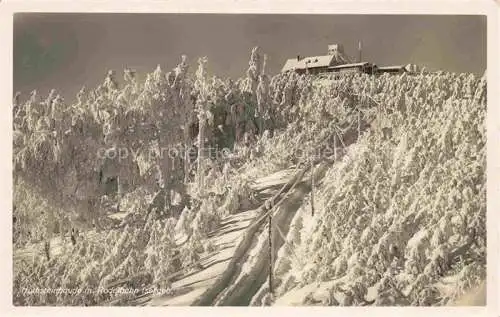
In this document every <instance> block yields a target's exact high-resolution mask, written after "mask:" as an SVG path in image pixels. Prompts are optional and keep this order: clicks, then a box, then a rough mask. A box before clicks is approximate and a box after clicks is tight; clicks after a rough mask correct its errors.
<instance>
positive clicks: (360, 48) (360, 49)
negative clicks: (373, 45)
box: [358, 41, 362, 63]
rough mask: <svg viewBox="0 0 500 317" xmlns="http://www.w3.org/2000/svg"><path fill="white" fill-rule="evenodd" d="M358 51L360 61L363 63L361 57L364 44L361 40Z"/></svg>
mask: <svg viewBox="0 0 500 317" xmlns="http://www.w3.org/2000/svg"><path fill="white" fill-rule="evenodd" d="M358 52H359V60H358V62H359V63H361V61H362V59H361V57H362V56H361V52H362V45H361V41H359V42H358Z"/></svg>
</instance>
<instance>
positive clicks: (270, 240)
mask: <svg viewBox="0 0 500 317" xmlns="http://www.w3.org/2000/svg"><path fill="white" fill-rule="evenodd" d="M272 232H273V227H272V215H271V212H269V294H270V295H271V298H273V295H274V289H273V234H272Z"/></svg>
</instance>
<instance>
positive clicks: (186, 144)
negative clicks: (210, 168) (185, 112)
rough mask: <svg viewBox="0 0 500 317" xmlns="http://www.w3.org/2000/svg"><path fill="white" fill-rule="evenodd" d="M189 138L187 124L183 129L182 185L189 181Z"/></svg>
mask: <svg viewBox="0 0 500 317" xmlns="http://www.w3.org/2000/svg"><path fill="white" fill-rule="evenodd" d="M191 146H192V144H191V138H190V136H189V124H188V123H187V122H186V125H185V127H184V183H187V182H188V181H189V169H190V165H191V156H190V153H191Z"/></svg>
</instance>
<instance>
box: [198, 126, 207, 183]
mask: <svg viewBox="0 0 500 317" xmlns="http://www.w3.org/2000/svg"><path fill="white" fill-rule="evenodd" d="M205 124H206V123H205V120H204V118H203V119H201V120H200V124H199V132H198V189H199V190H200V191H201V190H202V189H203V188H204V184H203V183H204V173H205Z"/></svg>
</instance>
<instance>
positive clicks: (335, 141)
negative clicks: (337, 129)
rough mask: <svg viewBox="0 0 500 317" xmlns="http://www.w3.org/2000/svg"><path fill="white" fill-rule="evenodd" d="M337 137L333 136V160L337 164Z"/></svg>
mask: <svg viewBox="0 0 500 317" xmlns="http://www.w3.org/2000/svg"><path fill="white" fill-rule="evenodd" d="M337 157H338V156H337V136H336V135H333V159H334V161H335V162H337Z"/></svg>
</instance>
